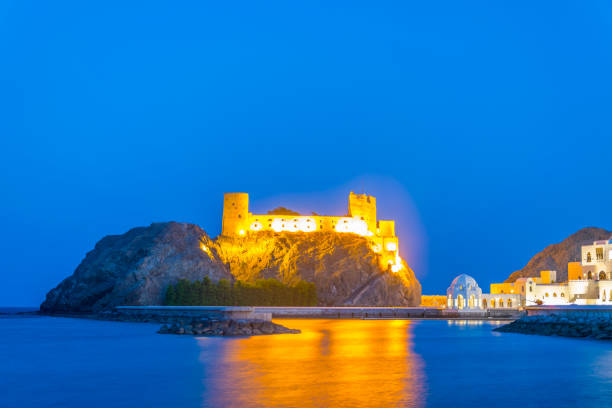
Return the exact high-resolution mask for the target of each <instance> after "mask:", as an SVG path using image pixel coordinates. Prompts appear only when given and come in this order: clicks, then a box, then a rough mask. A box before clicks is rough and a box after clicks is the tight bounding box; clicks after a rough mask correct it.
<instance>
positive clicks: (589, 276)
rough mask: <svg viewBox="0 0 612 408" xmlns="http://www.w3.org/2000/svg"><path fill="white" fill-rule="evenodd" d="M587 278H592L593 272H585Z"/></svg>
mask: <svg viewBox="0 0 612 408" xmlns="http://www.w3.org/2000/svg"><path fill="white" fill-rule="evenodd" d="M587 279H588V280H591V279H593V272H591V271H589V273H587Z"/></svg>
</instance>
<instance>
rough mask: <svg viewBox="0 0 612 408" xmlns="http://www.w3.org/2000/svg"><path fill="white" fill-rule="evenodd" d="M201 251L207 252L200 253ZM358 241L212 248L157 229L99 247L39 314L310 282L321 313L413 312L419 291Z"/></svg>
mask: <svg viewBox="0 0 612 408" xmlns="http://www.w3.org/2000/svg"><path fill="white" fill-rule="evenodd" d="M202 245H205V247H206V248H207V249H208V251H204V250H203V249H202ZM376 257H377V256H376V254H375V253H374V252H372V250H371V249H370V247H369V244H368V242H367V240H366V239H365V238H364V237H361V236H358V235H353V234H337V233H333V232H315V233H309V234H306V233H281V234H274V233H271V232H261V233H256V234H249V235H248V236H247V237H245V238H227V237H221V236H220V237H219V238H217V239H216V240H215V241H213V240H211V239H210V238H209V237H208V235H207V234H206V233H205V232H204V231H203V230H202V229H201V228H200V227H198V226H196V225H193V224H184V223H175V222H169V223H157V224H152V225H151V226H149V227H142V228H134V229H132V230H130V231H128V232H127V233H125V234H123V235H114V236H108V237H105V238H103V239H102V240H100V241H99V242H98V243H97V244H96V246H95V248H94V249H93V250H92V251H91V252H89V253H88V254H87V256H86V257H85V259H84V260H83V261H82V262H81V264H80V265H79V266H78V267H77V269H76V271H75V272H74V274H73V275H72V276H70V277H68V278H66V279H65V280H64V281H63V282H61V283H60V284H59V285H58V286H57V287H56V288H55V289H53V290H51V291H50V292H49V293H48V294H47V298H46V300H45V301H44V302H43V304H42V305H41V311H43V312H46V313H73V312H82V313H99V312H101V311H105V310H110V309H112V308H113V307H114V306H119V305H159V304H162V301H163V296H164V292H165V289H166V287H167V286H168V285H169V284H170V283H172V284H174V283H176V282H177V281H178V280H179V279H181V278H185V279H189V280H196V279H198V280H199V279H202V278H204V276H208V277H210V279H211V280H212V281H215V282H216V281H218V280H219V279H222V278H224V279H227V280H230V281H233V280H234V279H240V280H245V281H248V280H253V279H258V278H276V279H278V280H280V281H282V282H284V283H288V284H291V283H296V282H298V281H299V280H305V281H308V282H314V283H315V286H316V288H317V295H318V297H319V303H320V304H321V305H368V306H416V305H418V304H419V302H420V296H421V285H420V284H419V282H418V281H417V279H416V277H415V276H414V273H413V272H412V270H411V269H410V268H409V267H408V266H407V265H404V268H403V270H401V271H400V272H398V273H392V272H389V271H382V270H381V269H380V268H379V267H378V263H377V259H376Z"/></svg>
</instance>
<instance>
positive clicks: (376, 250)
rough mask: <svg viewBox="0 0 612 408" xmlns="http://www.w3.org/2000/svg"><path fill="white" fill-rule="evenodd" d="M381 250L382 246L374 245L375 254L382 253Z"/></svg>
mask: <svg viewBox="0 0 612 408" xmlns="http://www.w3.org/2000/svg"><path fill="white" fill-rule="evenodd" d="M381 249H382V248H381V247H380V245H379V244H374V245H372V251H374V252H376V253H378V252H380V250H381Z"/></svg>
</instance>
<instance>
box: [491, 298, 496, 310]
mask: <svg viewBox="0 0 612 408" xmlns="http://www.w3.org/2000/svg"><path fill="white" fill-rule="evenodd" d="M491 309H495V299H491Z"/></svg>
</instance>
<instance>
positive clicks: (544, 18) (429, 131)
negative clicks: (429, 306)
mask: <svg viewBox="0 0 612 408" xmlns="http://www.w3.org/2000/svg"><path fill="white" fill-rule="evenodd" d="M610 72H612V5H611V4H610V3H609V2H606V1H592V2H575V1H572V2H566V1H554V2H553V1H541V2H536V3H534V2H531V1H499V2H490V1H468V2H456V1H441V0H440V1H431V2H402V1H396V2H387V1H382V2H376V3H372V2H355V1H350V2H349V1H346V2H344V1H339V2H333V4H330V2H315V1H312V2H301V3H300V2H285V1H270V2H264V3H257V2H231V3H228V2H203V1H197V2H196V1H194V2H179V3H177V2H154V1H142V2H138V1H135V2H122V1H121V2H120V1H104V2H82V1H56V2H34V1H27V0H20V1H16V0H8V1H4V2H2V3H1V4H0V172H1V173H0V174H2V176H1V177H0V191H2V196H1V197H2V199H1V200H0V216H1V217H2V226H3V228H2V234H1V235H0V282H1V283H2V286H3V287H4V288H5V290H4V294H3V296H2V297H0V305H34V304H38V303H40V301H42V299H43V297H44V294H45V293H46V291H47V290H49V289H51V288H52V287H54V286H55V285H56V284H57V283H59V281H60V280H61V279H63V278H64V277H66V276H68V275H69V274H71V273H72V272H73V270H74V268H75V267H76V266H77V265H78V263H79V262H80V260H81V259H82V258H83V257H84V255H85V253H86V252H87V251H89V250H90V249H91V248H92V247H93V245H94V244H95V242H96V241H98V240H99V239H100V238H102V237H103V236H104V235H107V234H118V233H123V232H125V231H127V230H128V229H129V228H131V227H134V226H140V225H148V224H150V223H151V222H154V221H167V220H175V221H184V222H194V223H197V224H199V225H201V226H202V227H203V228H204V229H205V230H206V231H208V232H209V234H210V235H213V236H214V235H217V234H218V233H219V232H220V219H221V206H222V193H223V192H224V191H244V192H249V193H250V194H251V202H252V204H253V207H254V208H255V209H259V210H266V209H268V207H272V206H276V204H279V205H285V206H288V207H293V208H299V209H304V210H311V211H317V212H329V213H332V212H335V211H344V210H345V207H346V195H347V194H348V192H349V191H350V190H351V189H352V190H354V191H357V192H362V191H365V192H369V193H371V194H375V195H376V196H377V199H378V202H379V215H380V217H381V218H396V219H397V220H398V227H397V228H398V233H399V234H400V240H401V242H402V245H401V247H400V249H401V250H402V252H403V253H404V254H406V257H407V258H408V259H409V261H410V263H411V264H412V265H413V268H414V269H415V271H416V273H417V276H418V277H419V279H420V280H421V283H422V284H423V292H424V293H428V294H432V293H443V292H444V290H445V289H446V287H447V286H448V284H449V283H450V281H451V280H452V279H453V277H454V276H456V275H458V274H459V273H468V274H471V275H473V276H474V277H475V278H476V279H477V280H478V281H479V283H480V284H481V286H483V287H484V288H487V287H488V284H489V283H490V282H494V281H501V280H503V279H505V278H506V277H507V275H509V274H510V273H511V272H512V271H514V270H516V269H518V268H520V267H522V266H523V265H524V264H525V263H526V262H527V261H528V260H529V259H530V257H531V256H532V255H533V254H535V253H536V252H537V251H539V250H541V249H542V248H544V247H545V246H546V245H548V244H551V243H555V242H558V241H560V240H562V239H563V238H565V237H566V236H567V235H569V234H571V233H573V232H575V231H576V230H578V229H579V228H582V227H585V226H599V227H603V228H608V229H612V218H611V216H610V210H611V204H612V189H611V188H610V186H609V174H610V171H611V170H610V169H611V167H612V162H611V161H610V152H611V151H612V134H611V133H612V132H611V131H612V123H611V120H612V118H611V112H612V76H611V75H610ZM311 204H312V205H311ZM304 207H312V208H304Z"/></svg>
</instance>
